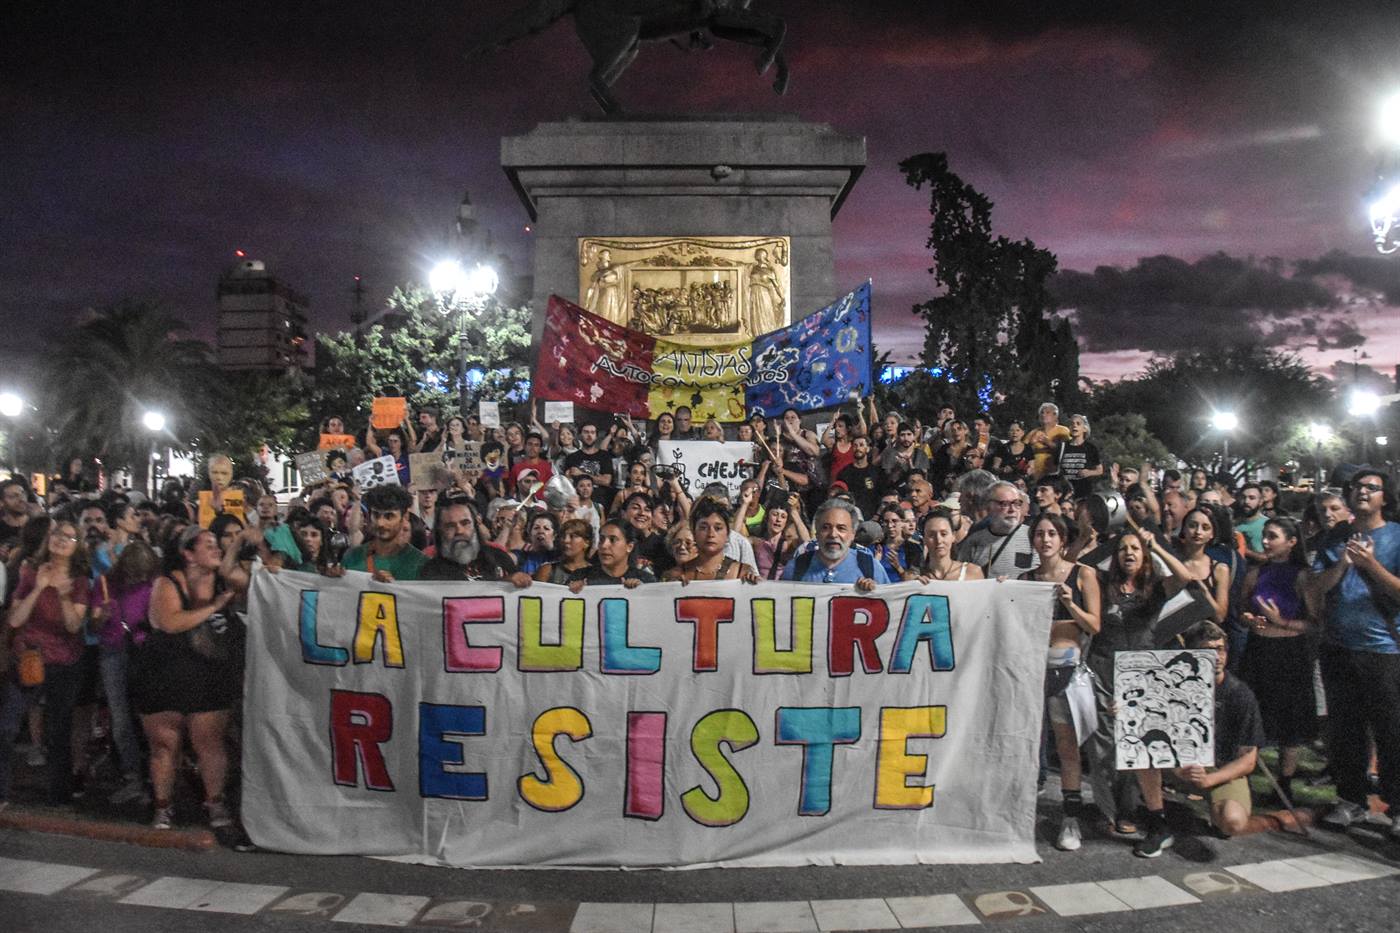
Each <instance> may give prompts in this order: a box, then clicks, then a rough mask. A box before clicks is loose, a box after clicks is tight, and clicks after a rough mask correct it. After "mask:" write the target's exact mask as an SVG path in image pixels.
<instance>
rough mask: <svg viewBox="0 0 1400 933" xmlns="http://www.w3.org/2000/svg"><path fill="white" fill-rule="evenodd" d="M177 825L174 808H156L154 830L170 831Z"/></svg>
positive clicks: (152, 824)
mask: <svg viewBox="0 0 1400 933" xmlns="http://www.w3.org/2000/svg"><path fill="white" fill-rule="evenodd" d="M174 825H175V808H174V807H156V818H155V819H153V820H151V828H152V829H170V828H171V827H173V826H174Z"/></svg>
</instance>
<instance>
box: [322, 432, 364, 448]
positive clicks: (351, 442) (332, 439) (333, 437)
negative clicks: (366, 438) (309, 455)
mask: <svg viewBox="0 0 1400 933" xmlns="http://www.w3.org/2000/svg"><path fill="white" fill-rule="evenodd" d="M354 446H355V437H354V435H351V434H322V435H321V441H320V443H318V444H317V445H316V449H317V450H334V449H335V448H337V447H344V448H345V449H346V450H349V449H350V448H351V447H354Z"/></svg>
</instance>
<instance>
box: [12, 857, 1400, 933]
mask: <svg viewBox="0 0 1400 933" xmlns="http://www.w3.org/2000/svg"><path fill="white" fill-rule="evenodd" d="M1395 874H1400V868H1395V867H1392V866H1391V865H1388V864H1385V863H1382V862H1378V861H1373V860H1370V859H1365V858H1359V857H1356V856H1353V855H1346V854H1341V853H1325V854H1320V855H1309V856H1304V857H1300V858H1287V859H1277V860H1273V861H1265V862H1250V863H1244V864H1239V865H1232V866H1228V867H1222V868H1211V869H1209V870H1205V869H1197V870H1178V871H1175V872H1167V873H1166V874H1164V875H1148V876H1146V877H1133V878H1118V879H1105V880H1101V881H1091V882H1079V883H1075V884H1056V885H1044V886H1031V887H1027V888H1025V889H1022V890H1010V891H973V892H958V893H946V894H931V895H927V896H921V897H889V898H878V897H867V898H854V899H840V900H836V899H833V900H792V901H752V902H742V903H722V902H721V903H664V904H653V903H562V902H555V903H533V904H532V903H518V902H517V903H509V902H507V903H502V902H488V901H476V900H471V899H468V898H463V897H459V896H447V897H427V896H421V895H404V894H380V893H375V892H369V891H365V892H348V891H312V890H301V889H293V888H288V887H284V886H280V885H270V884H243V883H236V882H221V881H214V880H206V879H199V878H185V877H169V876H162V877H157V876H147V875H139V874H124V873H121V872H115V871H104V870H100V869H97V868H89V867H83V866H78V865H64V864H56V863H52V862H39V861H29V860H23V859H9V858H0V892H11V893H17V894H25V895H32V896H36V897H54V898H73V899H84V900H89V901H106V902H111V903H112V904H114V905H116V909H120V907H121V906H122V905H127V906H144V907H154V908H163V909H166V910H172V911H203V912H217V913H225V914H242V915H253V914H257V915H261V916H269V917H275V916H284V917H298V918H301V919H315V918H321V919H324V920H326V921H327V922H330V923H358V924H369V925H377V926H385V927H410V926H411V927H420V928H429V929H430V928H434V927H459V928H460V927H470V928H473V929H480V930H496V931H501V933H517V931H518V933H537V931H564V930H568V931H570V933H726V931H731V933H789V931H791V933H798V931H827V930H832V931H835V930H899V929H912V928H920V929H926V928H938V927H954V926H979V925H981V924H983V923H986V922H996V921H1005V920H1014V919H1016V918H1020V917H1033V916H1041V915H1047V914H1049V915H1055V916H1060V917H1085V916H1091V915H1099V914H1110V913H1127V912H1130V911H1135V910H1153V909H1159V908H1181V909H1190V908H1191V907H1193V906H1195V905H1199V904H1201V903H1202V902H1204V901H1210V900H1212V899H1216V898H1230V897H1248V896H1251V895H1254V896H1260V895H1262V893H1263V892H1286V891H1297V890H1302V889H1307V888H1323V887H1329V886H1332V885H1341V884H1351V883H1355V882H1364V881H1370V880H1373V879H1377V878H1382V877H1386V876H1390V875H1395ZM328 929H331V930H333V929H334V928H328Z"/></svg>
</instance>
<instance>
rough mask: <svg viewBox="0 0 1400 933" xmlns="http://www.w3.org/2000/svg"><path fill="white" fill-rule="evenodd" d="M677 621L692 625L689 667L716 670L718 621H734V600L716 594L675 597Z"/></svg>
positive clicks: (717, 661) (695, 669)
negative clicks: (692, 643) (692, 635)
mask: <svg viewBox="0 0 1400 933" xmlns="http://www.w3.org/2000/svg"><path fill="white" fill-rule="evenodd" d="M676 621H677V622H693V623H694V624H695V639H694V644H695V648H694V650H693V652H692V660H691V669H692V670H694V671H697V672H699V671H713V670H716V669H717V668H718V667H719V623H721V622H733V621H734V600H732V599H722V598H720V597H718V596H692V597H689V598H687V599H678V600H676Z"/></svg>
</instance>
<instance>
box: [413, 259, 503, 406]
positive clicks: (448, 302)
mask: <svg viewBox="0 0 1400 933" xmlns="http://www.w3.org/2000/svg"><path fill="white" fill-rule="evenodd" d="M499 284H500V277H499V276H498V275H497V274H496V270H495V269H493V268H491V267H490V266H488V265H483V264H477V265H476V266H474V267H472V268H471V269H466V268H463V266H462V264H461V263H460V262H458V261H457V260H455V259H444V260H442V261H440V262H438V263H437V264H436V265H434V266H433V267H432V269H430V270H429V271H428V288H429V289H431V290H432V291H433V292H434V293H435V294H436V295H437V298H438V310H439V311H441V312H442V313H443V314H451V313H452V312H453V311H456V312H458V314H459V315H460V317H459V318H458V334H457V348H458V350H459V351H460V352H459V355H458V359H457V382H458V394H457V408H458V411H459V412H460V414H461V415H462V417H464V418H465V417H466V415H467V314H468V312H469V311H473V310H478V311H479V310H480V309H482V308H484V307H485V306H486V302H487V300H488V299H489V298H490V297H491V296H492V295H494V294H495V293H496V288H497V286H498V285H499Z"/></svg>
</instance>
